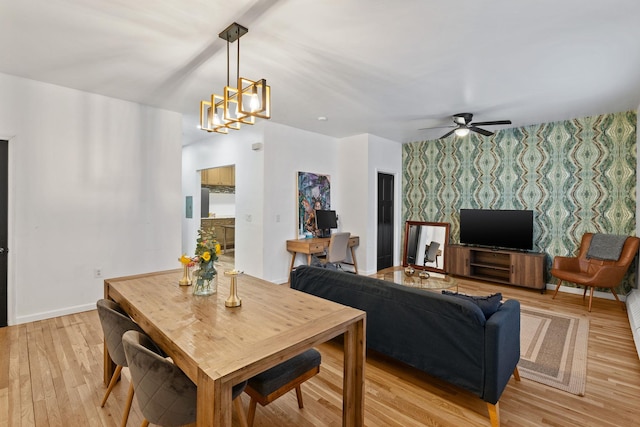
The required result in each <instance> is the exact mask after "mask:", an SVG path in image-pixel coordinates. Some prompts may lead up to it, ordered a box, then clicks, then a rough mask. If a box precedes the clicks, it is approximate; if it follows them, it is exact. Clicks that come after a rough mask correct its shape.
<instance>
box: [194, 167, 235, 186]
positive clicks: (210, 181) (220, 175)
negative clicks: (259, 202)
mask: <svg viewBox="0 0 640 427" xmlns="http://www.w3.org/2000/svg"><path fill="white" fill-rule="evenodd" d="M201 181H202V185H228V186H235V185H236V167H235V166H224V167H221V168H211V169H205V170H203V171H201Z"/></svg>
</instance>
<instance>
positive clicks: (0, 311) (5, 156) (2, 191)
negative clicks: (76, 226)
mask: <svg viewBox="0 0 640 427" xmlns="http://www.w3.org/2000/svg"><path fill="white" fill-rule="evenodd" d="M8 242H9V141H5V140H0V327H3V326H7V267H8V262H9V257H8V255H7V254H8V252H9V248H8V247H7V246H8Z"/></svg>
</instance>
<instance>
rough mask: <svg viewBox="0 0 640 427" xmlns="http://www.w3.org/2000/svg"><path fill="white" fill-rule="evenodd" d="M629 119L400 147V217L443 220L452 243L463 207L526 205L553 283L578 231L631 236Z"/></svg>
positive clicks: (632, 117)
mask: <svg viewBox="0 0 640 427" xmlns="http://www.w3.org/2000/svg"><path fill="white" fill-rule="evenodd" d="M636 123H637V112H635V111H628V112H622V113H613V114H605V115H601V116H594V117H584V118H579V119H574V120H567V121H563V122H555V123H546V124H540V125H534V126H527V127H522V128H513V129H505V130H501V131H497V132H496V133H495V134H494V135H492V136H490V137H484V136H482V135H479V134H476V133H473V132H471V133H470V134H469V136H467V137H464V138H457V137H455V136H453V135H452V136H450V137H448V138H446V139H444V140H432V141H421V142H413V143H409V144H404V145H403V153H402V161H403V182H402V186H403V209H402V215H403V219H404V220H414V221H434V222H448V223H450V224H451V241H452V242H453V243H456V242H458V239H459V235H460V232H459V210H460V209H461V208H473V209H531V210H533V211H534V250H535V251H539V252H545V253H546V254H547V282H548V283H551V282H554V281H555V279H554V278H552V277H551V276H550V275H549V274H548V269H549V268H550V267H551V262H552V259H553V257H554V256H555V255H563V256H566V255H573V254H575V253H576V250H577V248H578V246H579V245H580V239H581V238H582V235H583V233H585V232H601V233H612V234H629V235H635V230H636V215H635V212H636V197H635V194H636V163H637V159H636ZM632 280H634V279H633V277H630V276H628V277H627V278H626V279H625V282H624V284H623V286H622V288H623V289H621V290H623V291H624V292H623V293H627V291H628V290H629V289H630V283H631V282H632Z"/></svg>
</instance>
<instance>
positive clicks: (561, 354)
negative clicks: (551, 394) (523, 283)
mask: <svg viewBox="0 0 640 427" xmlns="http://www.w3.org/2000/svg"><path fill="white" fill-rule="evenodd" d="M588 339H589V320H588V319H587V318H584V317H578V316H572V315H568V314H561V313H554V312H551V311H544V310H539V309H532V308H527V307H521V325H520V363H519V364H518V371H519V372H520V375H521V376H522V377H523V378H528V379H530V380H533V381H536V382H539V383H542V384H546V385H548V386H551V387H554V388H557V389H560V390H564V391H568V392H569V393H573V394H577V395H579V396H584V392H585V387H586V379H587V378H586V377H587V342H588Z"/></svg>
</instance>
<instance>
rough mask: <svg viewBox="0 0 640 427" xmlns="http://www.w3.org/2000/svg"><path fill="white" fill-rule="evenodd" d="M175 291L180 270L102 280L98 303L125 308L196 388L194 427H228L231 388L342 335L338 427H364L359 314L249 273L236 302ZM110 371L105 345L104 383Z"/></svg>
mask: <svg viewBox="0 0 640 427" xmlns="http://www.w3.org/2000/svg"><path fill="white" fill-rule="evenodd" d="M220 273H221V272H219V276H220V277H219V278H218V291H217V293H215V294H213V295H209V296H195V295H193V294H192V287H191V286H179V285H178V281H179V280H180V278H181V277H182V270H172V271H164V272H156V273H149V274H141V275H135V276H128V277H120V278H114V279H107V280H105V281H104V295H105V298H107V299H111V300H114V301H116V302H117V303H119V304H120V305H121V306H122V307H123V308H124V310H125V311H126V312H127V313H128V314H129V315H130V316H131V317H132V318H133V319H134V320H135V321H136V322H137V323H138V324H139V325H140V326H141V327H142V329H143V330H144V331H145V332H146V333H147V334H149V336H150V337H151V338H152V339H153V340H154V341H155V342H156V343H157V344H158V345H159V346H160V347H161V348H162V349H163V350H164V351H165V352H166V353H167V355H169V356H170V357H171V358H172V359H173V361H174V363H175V364H176V365H177V366H179V367H180V368H181V369H182V370H183V371H184V372H185V374H186V375H187V376H188V377H189V378H190V379H191V380H192V381H193V382H194V383H195V384H196V385H197V390H198V392H197V420H196V425H197V426H200V427H205V426H207V427H210V426H225V427H226V426H231V419H232V404H231V403H232V398H231V388H232V387H233V385H235V384H238V383H240V382H242V381H244V380H247V379H249V378H251V377H253V376H254V375H256V374H258V373H260V372H263V371H265V370H266V369H269V368H271V367H273V366H275V365H277V364H279V363H280V362H282V361H284V360H287V359H289V358H291V357H293V356H295V355H297V354H300V353H302V352H304V351H305V350H307V349H309V348H311V347H313V346H315V345H318V344H320V343H323V342H325V341H328V340H330V339H332V338H334V337H337V336H339V335H341V334H344V376H343V390H342V396H343V413H342V425H343V426H362V425H364V366H365V336H366V335H365V332H366V331H365V327H366V326H365V318H366V313H365V312H363V311H360V310H357V309H354V308H351V307H347V306H344V305H341V304H337V303H334V302H331V301H328V300H324V299H321V298H318V297H315V296H313V295H309V294H306V293H302V292H299V291H296V290H293V289H290V288H289V287H288V286H287V285H276V284H273V283H270V282H267V281H264V280H261V279H258V278H255V277H251V276H248V275H240V276H238V277H237V293H238V296H239V297H240V299H241V301H242V304H241V306H239V307H235V308H229V307H226V306H225V300H226V299H227V297H228V296H229V283H230V281H229V277H227V276H224V275H222V274H220ZM114 368H115V366H114V365H113V362H112V361H111V358H110V357H109V353H108V350H107V347H106V345H105V346H104V381H105V384H107V383H108V382H109V379H110V378H111V375H112V372H113V370H114Z"/></svg>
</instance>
